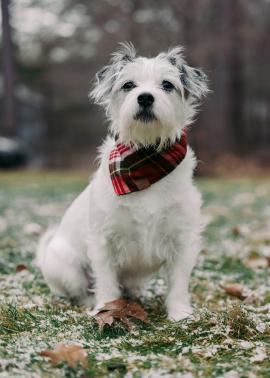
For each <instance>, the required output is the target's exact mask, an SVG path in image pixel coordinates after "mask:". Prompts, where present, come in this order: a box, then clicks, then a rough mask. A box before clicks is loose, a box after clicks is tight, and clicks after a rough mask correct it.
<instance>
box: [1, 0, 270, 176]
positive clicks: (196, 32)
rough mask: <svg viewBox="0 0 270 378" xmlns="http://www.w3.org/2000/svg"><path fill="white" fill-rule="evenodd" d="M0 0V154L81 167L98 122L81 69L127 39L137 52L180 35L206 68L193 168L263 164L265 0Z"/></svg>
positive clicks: (94, 65) (221, 170) (268, 51)
mask: <svg viewBox="0 0 270 378" xmlns="http://www.w3.org/2000/svg"><path fill="white" fill-rule="evenodd" d="M1 11H2V12H1V15H2V18H1V46H0V57H1V71H0V166H2V167H11V166H16V165H23V164H27V165H28V166H31V167H36V168H76V169H79V168H84V169H85V168H88V167H89V164H90V162H91V160H93V158H94V157H95V155H96V146H97V145H99V144H100V143H101V142H102V139H103V138H104V136H105V133H106V127H107V125H106V120H105V117H104V113H103V110H102V109H99V108H98V107H97V106H95V105H93V104H91V103H90V102H89V101H88V92H89V90H90V87H91V81H92V80H93V78H94V76H95V72H96V71H97V70H99V69H100V68H101V67H102V66H103V65H105V64H106V63H107V61H108V59H109V55H110V54H111V53H112V52H113V51H114V50H115V49H116V48H117V44H118V43H119V42H121V41H131V42H133V43H134V45H135V47H136V48H137V50H138V52H139V54H141V55H146V56H151V55H155V54H157V53H158V52H160V51H162V50H167V49H168V47H172V46H174V45H178V44H180V45H184V46H185V49H186V58H187V60H188V62H189V64H191V65H194V66H199V67H201V68H203V69H204V71H205V72H206V73H207V75H208V77H209V84H210V88H211V90H212V92H211V93H210V95H209V96H208V98H207V99H206V100H205V101H204V103H203V105H202V111H201V113H200V115H199V116H198V119H197V121H196V122H195V124H194V126H193V128H192V131H191V132H190V137H189V138H190V143H191V145H192V146H193V147H194V149H195V150H196V154H197V155H198V157H199V159H200V161H201V163H200V164H199V173H200V174H201V175H218V174H238V173H240V174H247V173H248V174H251V173H253V172H255V173H264V174H265V172H267V171H268V172H270V154H269V147H270V127H269V124H270V108H269V104H270V85H269V84H270V69H269V62H270V47H269V46H270V44H269V36H270V1H269V0H256V1H254V0H201V1H198V0H148V1H145V0H91V1H89V0H88V1H87V0H76V1H75V0H40V1H39V0H17V1H16V0H1ZM7 156H8V157H7ZM26 156H27V157H26Z"/></svg>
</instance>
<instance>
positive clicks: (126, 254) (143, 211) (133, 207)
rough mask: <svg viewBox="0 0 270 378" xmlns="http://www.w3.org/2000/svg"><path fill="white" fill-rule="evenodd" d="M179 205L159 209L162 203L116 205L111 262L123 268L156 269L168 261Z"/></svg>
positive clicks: (174, 236) (173, 239)
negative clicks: (172, 221) (113, 261)
mask: <svg viewBox="0 0 270 378" xmlns="http://www.w3.org/2000/svg"><path fill="white" fill-rule="evenodd" d="M179 212H181V210H180V206H179V205H175V204H174V205H173V206H172V205H167V206H164V204H163V206H161V201H160V200H159V201H157V202H156V203H155V202H153V200H152V201H150V202H149V201H148V202H147V201H143V202H141V203H140V202H138V203H136V204H133V203H131V204H130V203H129V204H126V203H125V205H123V206H119V207H118V209H117V212H116V214H115V215H114V217H113V224H112V225H111V226H112V228H111V231H112V232H111V236H110V237H111V244H112V246H113V255H114V260H115V261H116V263H117V265H118V266H120V267H122V268H124V269H129V268H131V269H134V268H135V267H137V269H139V268H140V267H141V268H142V269H149V270H152V269H153V270H155V269H157V268H158V267H159V266H160V265H161V264H162V263H164V262H165V261H166V260H167V259H168V248H169V247H171V245H172V243H174V242H175V240H176V235H177V229H178V226H177V227H175V224H174V225H171V223H170V221H169V220H170V218H174V219H175V218H176V217H178V215H177V214H179Z"/></svg>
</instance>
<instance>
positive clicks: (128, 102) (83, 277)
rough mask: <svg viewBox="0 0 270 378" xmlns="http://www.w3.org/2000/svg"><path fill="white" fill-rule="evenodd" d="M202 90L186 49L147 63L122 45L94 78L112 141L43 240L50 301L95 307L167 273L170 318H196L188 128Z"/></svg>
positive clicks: (195, 196) (195, 206) (196, 235)
mask: <svg viewBox="0 0 270 378" xmlns="http://www.w3.org/2000/svg"><path fill="white" fill-rule="evenodd" d="M206 93H207V85H206V76H205V75H204V74H203V72H202V71H201V70H198V69H195V68H192V67H190V66H188V65H187V64H186V62H185V60H184V58H183V55H182V48H181V47H176V48H174V49H172V50H169V52H168V53H161V54H159V55H158V56H157V57H155V58H151V59H149V58H144V57H137V56H136V52H135V50H134V47H133V46H132V45H131V44H122V46H121V48H120V50H119V51H117V52H116V53H115V54H113V57H112V59H111V61H110V63H109V65H108V66H106V67H104V68H103V69H102V70H101V71H99V72H98V73H97V80H96V84H95V88H94V89H93V91H92V92H91V94H90V95H91V97H92V98H93V99H94V100H95V102H96V103H98V104H101V105H103V106H104V107H105V109H106V114H107V116H108V118H109V119H110V121H111V126H110V135H109V136H108V137H107V139H106V140H105V142H104V143H103V145H102V146H101V148H100V163H99V168H98V170H97V172H96V173H95V175H94V177H93V179H92V180H91V183H90V184H89V186H88V187H87V188H86V189H85V190H84V191H83V192H82V193H81V194H80V195H79V197H78V198H77V199H75V201H74V202H73V203H72V205H71V206H70V208H69V209H68V210H67V212H66V214H65V215H64V217H63V219H62V222H61V223H60V225H59V227H58V228H57V229H56V230H55V231H48V232H47V233H46V234H45V235H44V236H43V237H42V238H41V241H40V245H39V248H38V253H37V259H36V261H37V264H38V266H39V267H40V269H41V271H42V273H43V275H44V277H45V279H46V281H47V283H48V285H49V287H50V288H51V290H52V292H53V293H54V294H57V295H64V296H67V297H69V298H73V299H77V300H78V301H79V303H80V304H83V305H87V306H90V307H93V306H96V309H98V308H100V307H101V306H102V305H103V304H104V303H106V302H109V301H111V300H114V299H116V298H119V297H121V293H122V290H123V289H127V290H129V291H133V290H135V289H136V290H137V289H138V288H140V287H142V285H143V284H144V283H145V281H146V279H148V278H149V277H151V275H153V273H155V272H157V271H158V270H159V269H160V268H161V267H162V268H164V271H165V273H166V277H167V282H168V294H167V297H166V306H167V311H168V316H169V318H170V319H173V320H180V319H183V318H185V317H187V316H188V315H189V314H191V313H192V308H191V306H190V301H189V294H188V286H189V278H190V274H191V271H192V269H193V267H194V264H195V261H196V257H197V255H198V252H199V250H200V234H201V230H202V221H201V214H200V207H201V196H200V194H199V192H198V190H197V189H196V187H195V186H194V184H193V181H192V174H193V169H194V167H195V165H196V160H195V157H194V154H193V152H192V150H191V149H190V148H189V147H187V146H186V127H187V125H189V124H190V123H191V122H192V119H193V117H194V115H195V113H196V106H197V104H198V102H199V101H198V100H199V99H200V98H201V97H202V96H203V95H205V94H206ZM121 149H122V150H121ZM174 153H176V155H174ZM127 156H128V158H129V157H130V156H131V160H132V159H133V161H132V164H130V162H128V163H127V161H126V157H127ZM142 156H144V158H143V159H142V160H141V157H142ZM145 156H146V157H145ZM152 157H153V159H154V160H153V161H152ZM128 158H127V159H128ZM174 158H175V160H173V159H174ZM155 159H157V160H155ZM160 160H162V164H161V165H160V164H158V163H157V162H159V161H160ZM172 160H173V163H172ZM141 162H143V166H142V169H140V167H139V168H138V169H137V167H138V164H140V163H141ZM167 163H168V167H167V165H166V164H167ZM144 164H145V165H144ZM134 166H135V172H133V171H132V169H133V168H134ZM164 166H165V168H164ZM140 174H142V175H140ZM132 175H133V176H132ZM148 175H149V177H148ZM152 176H153V177H152Z"/></svg>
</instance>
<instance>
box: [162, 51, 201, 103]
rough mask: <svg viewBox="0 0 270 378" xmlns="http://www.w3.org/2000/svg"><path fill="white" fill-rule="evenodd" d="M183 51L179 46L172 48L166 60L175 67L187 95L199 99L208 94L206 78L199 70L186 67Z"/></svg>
mask: <svg viewBox="0 0 270 378" xmlns="http://www.w3.org/2000/svg"><path fill="white" fill-rule="evenodd" d="M183 51H184V49H183V47H181V46H177V47H174V48H173V49H170V50H169V51H168V53H167V54H166V58H167V59H168V60H169V62H170V63H171V64H172V65H173V66H176V67H177V69H178V71H179V74H180V81H181V83H182V85H183V87H184V89H185V92H186V93H187V95H189V94H190V95H192V96H193V97H196V98H197V99H200V98H201V97H202V96H204V95H205V94H206V93H207V92H208V87H207V76H206V75H205V73H204V72H203V71H202V70H201V69H198V68H193V67H190V66H188V65H187V63H186V61H185V58H184V56H183Z"/></svg>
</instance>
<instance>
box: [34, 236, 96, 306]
mask: <svg viewBox="0 0 270 378" xmlns="http://www.w3.org/2000/svg"><path fill="white" fill-rule="evenodd" d="M46 237H47V240H46ZM46 242H47V243H46ZM36 264H37V265H38V266H39V268H40V269H41V271H42V273H43V276H44V278H45V280H46V282H47V284H48V286H49V287H50V289H51V291H52V293H53V294H54V295H58V296H64V297H68V298H69V299H71V300H74V301H76V302H77V303H78V304H80V305H84V306H87V307H93V306H94V295H93V284H94V282H93V275H92V270H91V267H89V266H88V264H87V263H86V262H85V261H82V260H80V259H79V258H78V253H77V251H76V250H75V249H74V247H73V246H72V245H70V244H69V243H68V242H67V241H66V240H65V239H63V238H62V237H59V236H55V237H52V238H51V240H50V238H49V235H46V234H45V236H44V239H43V240H42V239H41V242H40V246H39V249H38V253H37V259H36Z"/></svg>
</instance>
